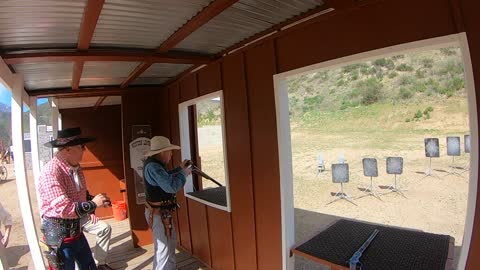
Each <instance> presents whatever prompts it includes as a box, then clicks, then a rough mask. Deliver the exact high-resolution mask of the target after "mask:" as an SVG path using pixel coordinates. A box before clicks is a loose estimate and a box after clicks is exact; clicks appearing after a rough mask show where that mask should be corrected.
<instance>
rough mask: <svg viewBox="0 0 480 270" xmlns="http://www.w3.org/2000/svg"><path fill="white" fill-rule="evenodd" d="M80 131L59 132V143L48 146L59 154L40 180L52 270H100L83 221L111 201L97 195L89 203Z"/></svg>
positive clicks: (45, 167) (43, 224) (47, 254)
mask: <svg viewBox="0 0 480 270" xmlns="http://www.w3.org/2000/svg"><path fill="white" fill-rule="evenodd" d="M93 140H94V139H93V138H88V137H81V130H80V128H78V127H77V128H67V129H64V130H59V131H58V136H57V139H55V140H53V141H50V142H48V143H46V144H45V146H47V147H56V148H58V152H57V154H56V155H55V156H54V157H53V158H52V160H50V161H49V162H48V163H47V164H46V165H45V166H44V168H43V171H42V173H41V174H40V178H39V186H38V192H39V195H40V202H41V204H40V213H41V216H42V232H43V235H44V241H45V243H46V245H47V246H48V251H45V252H44V253H45V256H46V258H47V260H48V263H49V268H50V269H65V270H70V269H71V270H73V269H75V263H77V264H78V266H79V268H80V269H81V270H84V269H85V270H86V269H97V266H96V265H95V261H94V260H93V257H92V252H91V251H90V247H89V246H88V242H87V239H86V238H85V235H84V234H83V232H82V227H81V222H80V219H81V218H83V217H85V216H87V215H90V214H91V213H93V212H94V211H95V209H96V208H99V207H108V206H109V205H110V204H109V199H108V197H106V196H105V195H104V194H97V195H96V196H95V197H93V198H92V199H91V200H87V190H86V181H85V176H84V174H83V171H82V168H81V167H80V161H81V160H82V157H83V153H84V151H85V147H86V145H85V144H86V143H89V142H92V141H93Z"/></svg>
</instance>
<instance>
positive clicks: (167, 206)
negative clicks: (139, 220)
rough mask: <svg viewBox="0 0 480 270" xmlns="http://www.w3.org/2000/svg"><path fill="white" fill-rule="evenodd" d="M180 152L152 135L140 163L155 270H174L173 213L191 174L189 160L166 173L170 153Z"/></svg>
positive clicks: (175, 147) (174, 238)
mask: <svg viewBox="0 0 480 270" xmlns="http://www.w3.org/2000/svg"><path fill="white" fill-rule="evenodd" d="M178 149H180V147H179V146H177V145H173V144H171V143H170V140H169V139H168V138H165V137H163V136H155V137H153V138H152V139H151V141H150V151H148V152H147V154H146V155H145V156H146V157H147V159H146V160H145V162H144V164H143V176H144V179H145V195H146V200H147V202H146V204H145V206H146V208H145V218H146V219H147V222H148V225H149V226H150V227H151V228H152V232H153V243H154V247H155V255H154V258H153V269H154V270H175V269H176V260H175V246H176V241H177V237H176V233H175V228H174V227H173V222H172V213H173V211H174V210H175V209H176V208H177V200H176V196H175V194H176V193H177V192H178V191H179V190H181V189H182V188H183V186H184V185H185V182H186V181H187V179H186V177H187V176H188V175H189V174H190V173H191V171H190V169H189V168H188V164H189V162H190V161H188V160H184V161H183V162H182V165H181V166H178V167H176V168H174V169H173V170H170V171H169V170H167V168H166V166H167V164H168V163H169V162H170V160H171V158H172V151H173V150H178Z"/></svg>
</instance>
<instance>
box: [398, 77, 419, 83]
mask: <svg viewBox="0 0 480 270" xmlns="http://www.w3.org/2000/svg"><path fill="white" fill-rule="evenodd" d="M398 83H399V84H400V85H411V84H414V83H415V78H414V77H413V76H408V75H403V76H401V77H400V79H399V80H398Z"/></svg>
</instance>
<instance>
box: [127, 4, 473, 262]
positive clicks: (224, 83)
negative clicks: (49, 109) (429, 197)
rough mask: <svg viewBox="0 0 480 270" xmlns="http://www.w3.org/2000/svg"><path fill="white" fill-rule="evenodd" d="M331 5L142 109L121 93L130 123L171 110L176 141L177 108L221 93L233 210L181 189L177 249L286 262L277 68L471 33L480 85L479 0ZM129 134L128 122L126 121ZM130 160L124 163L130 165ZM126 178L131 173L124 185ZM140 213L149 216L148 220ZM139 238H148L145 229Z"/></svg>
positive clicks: (224, 258)
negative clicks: (187, 195) (275, 85)
mask: <svg viewBox="0 0 480 270" xmlns="http://www.w3.org/2000/svg"><path fill="white" fill-rule="evenodd" d="M327 2H328V3H331V4H332V5H334V6H333V7H335V8H336V10H335V11H333V12H330V13H328V14H326V15H323V16H320V17H318V18H315V19H313V20H311V21H308V22H307V23H304V24H301V25H300V26H297V27H292V28H289V29H287V30H285V31H281V32H280V33H279V34H276V35H273V36H271V37H269V38H267V39H265V40H263V41H261V42H260V43H258V44H254V45H252V46H250V47H248V48H246V49H242V50H240V51H237V52H235V53H233V54H231V55H228V56H226V57H223V58H222V59H221V60H219V61H217V62H215V63H213V64H210V65H208V66H207V67H206V68H203V69H201V70H200V71H198V72H197V73H195V74H191V75H189V76H187V77H185V78H183V79H182V80H180V81H177V82H175V83H173V84H171V85H169V86H167V88H166V89H165V91H163V92H165V93H163V94H162V95H163V96H162V97H159V98H158V99H157V101H158V102H156V103H155V104H152V103H149V102H146V103H142V104H143V105H144V106H142V107H143V108H141V109H140V110H141V111H140V112H138V111H137V110H138V109H139V107H138V106H135V107H131V106H132V105H133V104H135V102H133V101H130V100H128V101H127V100H126V99H124V100H125V101H126V102H128V103H130V104H132V105H129V106H125V104H124V106H125V107H126V108H124V116H125V115H128V119H127V120H125V118H126V117H124V124H125V123H128V124H133V122H134V121H133V119H132V118H135V119H138V120H140V119H143V121H140V122H141V123H146V122H145V121H147V119H150V122H151V123H156V124H157V125H161V126H163V125H167V122H158V121H156V120H153V118H151V117H153V116H152V115H151V114H152V113H153V110H154V108H163V109H161V110H162V111H164V110H165V108H169V111H168V112H164V114H168V116H169V122H168V125H169V127H162V128H160V127H158V128H159V129H163V131H164V132H165V134H168V133H169V134H170V136H171V140H172V142H173V143H177V144H178V143H179V142H180V138H179V127H178V104H179V103H180V102H182V101H185V100H189V99H192V98H195V97H198V96H200V95H204V94H206V93H210V92H213V91H217V90H221V89H223V91H224V102H225V125H226V127H225V128H226V138H225V139H226V142H227V158H228V161H229V162H228V166H229V167H228V171H229V181H230V190H231V208H232V212H231V213H227V212H224V211H219V210H216V209H212V208H210V207H207V206H205V205H202V204H199V203H197V202H193V201H191V200H189V199H186V198H185V197H184V196H183V191H182V192H180V193H179V194H178V198H179V201H180V204H181V205H182V208H180V209H179V211H178V212H177V216H176V218H177V220H176V221H177V226H178V232H179V245H180V246H181V247H183V248H184V249H186V250H188V251H190V252H192V254H194V255H195V256H197V257H198V258H200V259H201V260H202V261H204V262H205V263H207V264H209V265H210V266H212V267H213V268H214V269H248V270H250V269H261V270H270V269H271V270H278V269H281V268H282V264H281V261H282V255H281V254H282V243H281V209H280V205H281V204H280V199H281V198H280V179H279V164H278V148H277V130H276V119H275V103H274V89H273V77H272V76H273V75H274V74H276V73H280V72H285V71H289V70H292V69H296V68H300V67H304V66H307V65H311V64H315V63H319V62H323V61H326V60H331V59H336V58H339V57H343V56H348V55H352V54H356V53H360V52H365V51H370V50H375V49H379V48H383V47H387V46H393V45H398V44H402V43H407V42H412V41H416V40H422V39H428V38H434V37H439V36H444V35H449V34H454V33H458V32H461V31H463V30H464V29H465V30H466V31H467V35H468V37H469V44H470V50H471V57H472V61H473V68H474V73H475V82H476V85H475V86H476V89H480V35H479V34H478V33H480V19H479V18H480V17H479V16H477V14H476V12H478V10H480V7H479V4H478V2H477V1H475V0H424V1H414V0H389V1H382V0H365V1H353V0H352V1H350V0H342V1H327ZM335 5H337V6H335ZM167 95H168V97H167ZM134 98H135V99H142V98H141V97H138V96H136V97H134ZM143 98H144V99H148V97H143ZM477 99H478V98H477ZM150 100H155V99H150ZM138 101H139V102H140V100H138ZM143 101H145V100H143ZM151 102H153V101H151ZM147 106H151V107H148V108H147ZM132 114H133V116H132ZM144 116H145V117H144ZM148 116H150V118H148ZM126 131H128V126H127V125H126V126H125V127H124V132H126ZM124 134H125V133H124ZM126 134H128V133H126ZM178 155H179V153H177V154H176V155H175V156H174V162H175V163H176V164H177V165H178V164H179V162H180V157H179V156H178ZM126 156H128V152H127V151H126ZM125 164H126V167H127V168H128V163H127V162H126V163H125ZM474 166H478V164H476V165H474ZM129 177H131V176H130V175H129V174H127V184H128V178H129ZM479 191H480V186H479ZM129 194H130V193H129ZM477 206H479V207H477V215H476V217H475V221H476V224H480V210H478V209H480V202H478V201H477ZM139 219H141V220H143V217H142V218H139ZM135 222H137V221H132V224H133V223H135ZM138 222H140V223H141V221H138ZM479 228H480V226H479V225H477V226H475V229H474V235H473V239H472V244H471V249H470V254H469V255H470V256H469V259H468V269H480V257H478V256H475V255H474V254H479V252H480V229H479ZM135 230H136V229H135ZM134 232H135V233H137V231H134ZM138 238H139V239H142V234H141V233H140V231H138ZM139 242H141V241H139Z"/></svg>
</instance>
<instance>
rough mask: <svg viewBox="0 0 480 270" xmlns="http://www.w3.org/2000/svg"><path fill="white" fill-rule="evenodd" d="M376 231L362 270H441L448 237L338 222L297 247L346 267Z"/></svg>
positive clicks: (363, 257)
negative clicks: (376, 232) (376, 231)
mask: <svg viewBox="0 0 480 270" xmlns="http://www.w3.org/2000/svg"><path fill="white" fill-rule="evenodd" d="M374 229H378V230H379V233H378V234H377V236H376V237H375V238H374V240H373V241H372V242H371V244H370V246H369V247H368V248H367V250H366V251H365V252H364V253H363V256H362V257H361V258H360V262H361V263H362V264H363V268H362V270H388V269H392V270H393V269H395V270H402V269H405V270H407V269H408V270H411V269H415V270H443V269H445V264H446V261H447V257H448V248H449V241H450V236H448V235H438V234H431V233H425V232H420V231H412V230H408V229H399V228H391V227H385V226H379V225H374V224H367V223H362V222H356V221H350V220H345V219H342V220H339V221H337V222H336V223H335V224H333V225H332V226H330V227H329V228H328V229H326V230H324V231H322V232H320V233H319V234H317V235H316V236H315V237H313V238H312V239H310V240H309V241H307V242H306V243H304V244H302V245H301V246H299V247H297V248H296V250H298V251H301V252H303V253H306V254H309V255H311V256H314V257H317V258H320V259H323V260H326V261H329V262H332V263H334V264H337V265H343V266H348V260H349V259H350V258H351V257H352V255H353V254H354V253H355V251H357V250H358V249H359V248H360V247H361V246H362V244H363V243H364V242H365V241H366V240H367V239H368V237H369V236H370V234H371V233H372V232H373V231H374Z"/></svg>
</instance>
